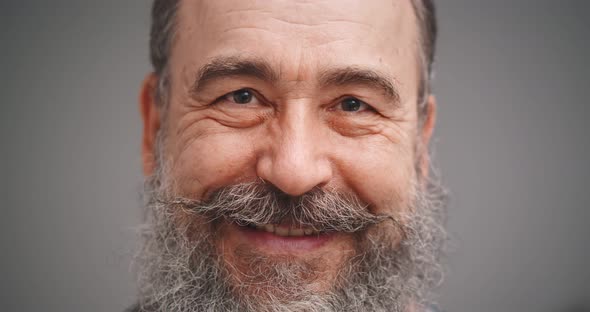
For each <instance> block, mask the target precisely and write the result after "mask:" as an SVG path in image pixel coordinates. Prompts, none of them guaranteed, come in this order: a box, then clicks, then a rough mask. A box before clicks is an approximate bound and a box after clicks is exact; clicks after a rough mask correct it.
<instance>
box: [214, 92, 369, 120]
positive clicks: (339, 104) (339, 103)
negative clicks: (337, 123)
mask: <svg viewBox="0 0 590 312" xmlns="http://www.w3.org/2000/svg"><path fill="white" fill-rule="evenodd" d="M240 91H244V92H249V93H250V96H251V98H252V99H256V100H257V101H259V102H261V103H266V102H267V101H266V99H265V98H264V97H263V96H262V95H260V93H259V92H257V91H256V90H254V89H252V88H240V89H236V90H234V91H231V92H228V93H226V94H224V95H222V96H221V97H219V98H218V99H216V100H215V101H214V102H213V104H218V103H219V102H221V101H223V100H226V101H229V102H233V103H234V104H236V105H244V106H245V105H247V104H249V102H250V101H251V100H250V101H248V102H247V103H237V101H236V100H235V96H236V93H237V92H240ZM231 97H234V98H233V99H231ZM346 100H354V101H357V102H359V105H360V106H361V107H362V106H363V105H364V109H362V110H356V111H346V110H344V109H339V108H342V105H343V104H344V101H346ZM330 110H340V111H341V112H343V113H346V114H360V113H363V112H376V110H375V108H374V107H373V106H371V105H370V104H368V103H367V102H365V101H363V100H361V99H359V98H358V97H355V96H351V95H346V96H342V97H340V98H339V99H338V100H337V101H336V104H333V105H331V107H330Z"/></svg>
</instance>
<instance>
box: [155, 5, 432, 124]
mask: <svg viewBox="0 0 590 312" xmlns="http://www.w3.org/2000/svg"><path fill="white" fill-rule="evenodd" d="M411 1H412V6H413V7H414V11H415V14H416V20H417V22H418V28H419V30H420V39H419V40H420V42H419V43H420V48H421V53H420V61H421V64H420V66H421V68H422V75H421V76H422V77H421V79H420V85H419V89H418V113H419V115H420V116H424V113H425V109H426V105H425V104H426V98H427V95H428V94H430V92H431V91H430V81H431V78H432V64H433V62H434V51H435V45H436V36H437V23H436V14H435V7H434V1H433V0H411ZM179 2H180V1H179V0H154V4H153V6H152V27H151V31H150V59H151V62H152V65H153V67H154V72H155V73H156V75H157V76H158V77H160V80H159V84H158V89H157V90H156V92H157V94H156V96H157V99H158V104H159V105H163V103H166V102H167V100H168V98H167V92H168V87H169V83H170V81H169V79H170V77H169V75H168V73H167V69H168V59H169V57H170V50H171V47H172V42H173V39H174V35H175V30H176V22H177V19H176V13H177V9H178V6H179Z"/></svg>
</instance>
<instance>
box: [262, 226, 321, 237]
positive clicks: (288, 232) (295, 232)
mask: <svg viewBox="0 0 590 312" xmlns="http://www.w3.org/2000/svg"><path fill="white" fill-rule="evenodd" d="M256 228H257V229H259V230H263V231H267V232H269V233H274V234H275V235H278V236H303V235H312V234H319V231H316V230H314V229H312V228H301V227H298V228H296V227H292V226H289V227H286V226H275V225H274V224H257V225H256Z"/></svg>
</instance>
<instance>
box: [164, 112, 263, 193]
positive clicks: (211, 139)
mask: <svg viewBox="0 0 590 312" xmlns="http://www.w3.org/2000/svg"><path fill="white" fill-rule="evenodd" d="M202 126H203V127H204V128H205V129H207V128H208V126H210V128H209V130H207V131H205V133H203V134H202V135H199V136H198V137H196V138H195V139H192V140H181V141H183V142H185V143H184V144H182V145H179V146H178V147H177V148H176V149H175V150H176V156H175V157H174V159H175V163H174V167H173V169H172V176H173V177H174V179H175V182H176V183H175V186H176V188H177V192H179V193H180V194H183V195H185V196H190V197H191V198H206V196H207V195H209V194H210V193H211V192H213V191H215V190H216V189H218V188H219V187H222V186H226V185H229V184H233V183H238V182H243V181H242V180H246V179H247V178H248V177H250V180H251V176H252V175H255V172H254V163H255V160H256V155H255V153H254V148H253V144H252V141H251V140H249V139H248V137H249V136H248V135H247V134H246V133H237V132H235V131H231V130H230V131H214V130H215V128H216V127H215V125H207V123H203V125H202ZM186 135H190V134H186ZM250 137H251V136H250Z"/></svg>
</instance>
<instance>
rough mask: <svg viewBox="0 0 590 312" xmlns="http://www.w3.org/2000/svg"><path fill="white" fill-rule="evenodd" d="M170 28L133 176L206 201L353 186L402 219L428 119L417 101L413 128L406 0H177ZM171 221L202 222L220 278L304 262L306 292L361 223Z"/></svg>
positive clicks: (368, 204) (181, 222) (325, 284)
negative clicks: (249, 191) (140, 171)
mask: <svg viewBox="0 0 590 312" xmlns="http://www.w3.org/2000/svg"><path fill="white" fill-rule="evenodd" d="M176 27H177V30H176V36H175V37H174V40H173V45H172V49H171V57H170V64H169V66H168V69H167V70H168V74H169V75H170V76H169V78H170V82H171V83H170V89H169V92H168V99H167V104H166V106H165V107H163V106H161V105H158V103H157V99H156V98H155V97H154V95H155V89H156V86H157V85H158V79H159V77H156V76H154V75H153V74H152V75H149V76H148V77H147V78H146V79H145V81H144V84H143V89H142V93H141V98H140V109H141V113H142V118H143V122H144V137H143V145H142V149H143V153H142V156H143V167H144V173H145V175H146V176H154V175H156V174H158V176H159V179H160V180H159V182H158V183H159V184H160V185H161V187H162V188H163V189H166V194H168V195H171V196H173V197H177V198H186V199H190V200H194V201H207V200H209V199H210V198H211V197H212V196H215V194H216V192H218V191H219V190H220V189H223V188H224V187H227V186H231V185H237V184H244V183H252V182H257V181H263V183H265V185H270V186H272V188H273V189H275V190H278V191H279V192H281V193H282V194H284V195H285V196H289V197H294V198H298V197H300V196H302V195H305V194H308V193H310V192H312V191H313V190H314V189H317V188H320V189H325V190H330V191H337V192H339V193H350V194H354V196H356V198H357V199H358V201H359V202H361V203H362V207H364V208H365V209H367V210H368V211H369V212H370V213H371V214H374V215H390V216H396V217H397V218H399V220H400V222H405V221H407V220H405V219H404V216H406V215H411V214H412V211H411V210H412V208H413V207H415V205H414V204H413V202H414V201H415V200H416V187H417V185H419V184H420V181H422V180H424V179H425V178H426V175H427V174H428V170H427V168H428V159H427V158H426V156H425V153H424V154H423V153H420V154H418V153H417V151H420V150H421V149H419V148H417V146H427V145H428V141H429V139H430V136H431V134H432V129H433V128H434V120H435V102H434V98H433V97H429V98H428V109H427V116H426V117H425V122H424V124H423V127H422V128H420V129H419V128H418V124H419V123H418V115H417V101H418V94H417V93H418V92H417V90H418V85H419V80H420V72H421V70H420V67H419V66H420V65H419V64H420V61H419V57H418V55H419V47H418V30H417V26H416V22H415V17H414V13H413V8H412V5H411V3H410V1H391V0H383V1H343V0H338V1H336V0H332V1H313V2H311V1H292V0H291V1H189V0H186V1H181V3H180V7H179V9H178V16H177V25H176ZM158 136H161V137H160V138H158ZM158 153H159V155H157V154H158ZM416 164H418V166H419V167H420V168H419V169H420V170H416V169H417V168H416V166H417V165H416ZM417 172H420V173H421V174H423V175H424V176H418V175H417ZM172 219H173V220H174V223H175V224H176V226H177V227H178V228H188V229H189V230H188V231H187V233H186V235H187V236H191V233H190V232H191V230H190V229H192V228H193V227H194V225H195V224H199V225H200V226H201V228H197V229H195V230H194V231H195V233H196V232H199V231H201V232H207V231H208V232H207V233H206V234H208V236H207V237H210V238H209V240H210V242H211V243H212V245H213V247H212V248H213V249H214V253H215V254H216V255H220V256H221V258H222V263H223V265H224V266H225V269H226V270H227V271H228V272H230V274H229V275H230V276H233V277H234V280H233V281H231V282H230V283H233V284H234V285H235V284H239V283H240V276H242V277H243V276H246V277H247V276H251V275H253V274H254V273H256V272H253V271H252V270H253V267H254V266H253V265H252V263H251V262H252V261H256V260H255V258H252V257H249V255H251V254H260V255H263V256H264V259H265V261H266V262H265V266H268V265H269V263H270V264H271V265H272V263H276V264H277V265H291V264H306V265H308V264H312V265H311V268H313V270H312V271H313V272H311V273H313V274H311V275H313V277H309V276H307V277H306V275H305V274H303V275H301V276H300V278H301V279H302V280H305V279H308V280H309V283H308V284H306V287H308V289H309V290H310V291H312V292H319V293H321V292H325V291H328V290H329V289H331V288H333V287H334V284H335V283H337V281H338V278H339V275H340V274H342V270H341V269H342V268H343V267H345V265H346V263H347V262H349V261H350V259H351V258H353V257H355V256H358V252H359V248H360V247H359V244H362V243H363V242H365V238H366V237H364V236H363V235H368V234H367V233H368V232H369V231H359V232H346V231H334V232H329V233H320V234H318V235H316V236H313V235H311V236H304V237H299V238H296V237H285V236H284V235H277V234H276V233H274V234H273V233H268V232H264V231H260V230H259V229H258V230H253V229H245V228H244V226H242V225H240V224H236V223H234V222H231V221H229V220H224V219H220V220H216V222H214V224H215V226H214V227H213V226H210V225H211V224H210V222H209V220H208V219H207V218H206V216H204V215H198V214H194V213H191V212H190V211H187V210H186V209H179V210H177V211H175V212H174V214H173V216H172ZM309 225H310V224H307V225H306V224H300V223H298V222H296V221H295V220H293V219H286V220H283V221H281V222H280V223H278V224H274V226H276V227H278V228H282V229H283V230H290V231H293V229H303V228H306V226H309ZM203 229H206V230H203ZM373 231H375V232H380V234H381V235H380V236H379V235H377V236H379V237H387V238H388V239H387V240H383V241H381V242H379V243H380V244H384V245H386V247H387V248H391V249H395V248H396V246H397V245H398V244H400V241H401V239H402V238H401V237H400V235H399V234H400V233H395V232H394V231H393V230H392V227H384V226H378V227H377V226H376V227H375V228H374V229H373ZM387 231H389V232H387ZM381 232H383V233H381ZM390 232H391V233H390ZM201 234H202V233H201ZM199 235H200V234H199ZM377 236H375V237H377ZM359 237H360V238H359ZM273 261H274V262H273ZM258 273H259V272H258ZM243 291H245V292H248V291H250V292H251V293H253V294H255V293H256V290H255V289H254V290H252V289H250V290H248V289H246V290H243Z"/></svg>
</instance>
